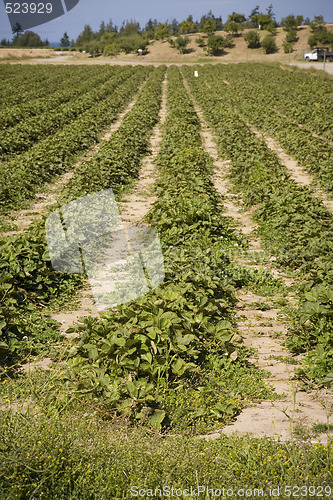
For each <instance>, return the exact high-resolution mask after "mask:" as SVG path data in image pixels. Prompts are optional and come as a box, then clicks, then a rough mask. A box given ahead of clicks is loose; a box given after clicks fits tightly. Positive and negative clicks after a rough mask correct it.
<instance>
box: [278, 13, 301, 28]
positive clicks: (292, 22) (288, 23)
mask: <svg viewBox="0 0 333 500" xmlns="http://www.w3.org/2000/svg"><path fill="white" fill-rule="evenodd" d="M281 26H282V28H283V29H284V31H289V30H290V29H296V28H297V26H298V24H297V20H296V17H295V16H294V14H290V15H289V16H287V17H283V18H282V19H281Z"/></svg>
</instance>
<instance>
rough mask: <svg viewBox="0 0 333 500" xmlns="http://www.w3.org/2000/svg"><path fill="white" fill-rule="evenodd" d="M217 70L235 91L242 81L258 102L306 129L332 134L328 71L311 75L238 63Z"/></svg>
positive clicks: (239, 88) (331, 85)
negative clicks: (324, 73)
mask: <svg viewBox="0 0 333 500" xmlns="http://www.w3.org/2000/svg"><path fill="white" fill-rule="evenodd" d="M220 71H221V72H222V74H223V75H224V78H226V79H227V80H228V79H230V83H231V84H232V85H233V87H235V88H236V91H237V92H242V91H244V88H243V85H242V83H243V82H244V81H245V82H246V89H247V90H246V92H248V93H250V94H251V95H252V96H256V98H257V99H258V101H259V102H261V101H262V102H261V104H267V105H269V106H270V108H273V109H275V110H278V111H279V112H280V113H283V114H285V115H286V116H287V117H288V118H289V119H292V120H294V122H295V123H299V124H301V125H302V126H304V128H305V129H307V130H308V131H312V132H316V133H317V134H321V135H323V136H325V137H326V138H328V139H331V138H332V126H333V113H332V112H333V103H332V99H331V96H332V92H333V83H332V79H331V78H330V76H329V75H326V76H325V77H322V76H320V75H318V76H314V75H312V74H304V73H303V72H301V71H297V70H296V71H285V70H283V69H281V68H280V67H277V66H273V65H265V66H262V65H261V64H251V65H250V64H240V65H238V66H237V68H230V67H227V68H222V69H221V68H220V70H219V73H220ZM228 81H229V80H228ZM256 90H258V91H259V94H256Z"/></svg>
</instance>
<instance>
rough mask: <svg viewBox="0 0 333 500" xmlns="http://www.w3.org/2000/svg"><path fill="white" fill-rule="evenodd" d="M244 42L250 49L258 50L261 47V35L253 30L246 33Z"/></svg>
mask: <svg viewBox="0 0 333 500" xmlns="http://www.w3.org/2000/svg"><path fill="white" fill-rule="evenodd" d="M244 40H245V41H246V43H247V46H248V48H249V49H256V48H258V47H260V35H259V33H258V32H257V31H254V30H251V31H248V32H247V33H246V35H245V36H244Z"/></svg>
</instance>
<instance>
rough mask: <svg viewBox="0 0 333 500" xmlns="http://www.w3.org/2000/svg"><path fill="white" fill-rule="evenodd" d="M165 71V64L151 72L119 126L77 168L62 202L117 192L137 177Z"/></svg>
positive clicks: (147, 143)
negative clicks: (89, 194)
mask: <svg viewBox="0 0 333 500" xmlns="http://www.w3.org/2000/svg"><path fill="white" fill-rule="evenodd" d="M164 73H165V67H163V66H162V67H161V68H160V69H158V70H157V69H155V70H154V72H153V73H152V74H151V75H150V77H149V80H148V81H147V83H146V84H145V86H144V87H143V89H142V90H141V92H140V94H139V96H138V99H137V102H136V103H135V106H134V107H133V109H132V110H131V111H130V112H129V113H128V114H127V115H126V116H125V118H124V120H123V121H122V123H121V125H120V127H119V129H118V130H117V131H116V132H115V133H114V134H112V136H111V138H110V139H109V140H108V141H105V142H104V143H103V144H102V146H101V148H100V150H99V151H98V152H97V153H96V154H95V155H94V156H93V157H92V158H91V160H89V161H87V162H85V163H82V164H81V165H80V166H79V167H78V168H77V169H76V171H75V173H74V176H73V178H72V179H71V180H70V182H69V183H68V185H67V186H66V188H65V190H64V193H63V197H62V200H63V201H65V200H68V199H74V198H77V197H79V196H81V195H82V194H87V193H94V192H96V191H99V190H101V189H107V188H109V187H112V189H113V190H114V191H115V192H117V191H119V190H120V189H121V188H122V187H123V186H124V185H126V184H128V183H129V182H131V180H132V179H134V178H136V177H137V176H138V173H139V169H140V165H141V160H142V157H143V156H144V155H146V154H147V153H148V151H149V138H150V135H151V131H152V127H153V126H154V125H155V123H156V121H157V119H158V111H159V108H160V101H161V80H162V79H163V77H164Z"/></svg>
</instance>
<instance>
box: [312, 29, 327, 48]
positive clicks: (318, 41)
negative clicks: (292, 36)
mask: <svg viewBox="0 0 333 500" xmlns="http://www.w3.org/2000/svg"><path fill="white" fill-rule="evenodd" d="M308 44H309V46H310V47H311V48H313V47H316V46H320V45H330V46H331V47H333V33H331V32H330V31H328V29H327V28H326V26H321V28H320V29H318V30H316V31H315V32H314V33H312V34H311V35H310V36H309V38H308Z"/></svg>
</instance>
